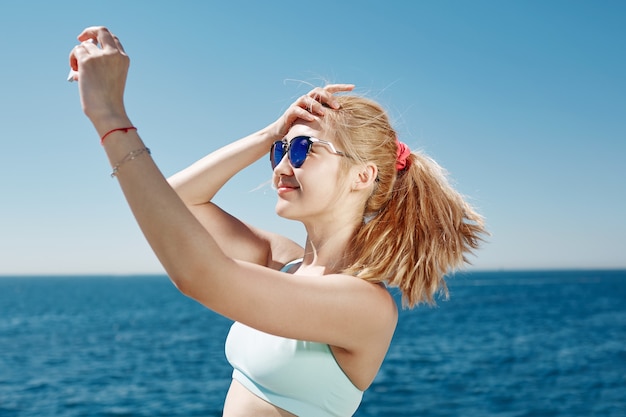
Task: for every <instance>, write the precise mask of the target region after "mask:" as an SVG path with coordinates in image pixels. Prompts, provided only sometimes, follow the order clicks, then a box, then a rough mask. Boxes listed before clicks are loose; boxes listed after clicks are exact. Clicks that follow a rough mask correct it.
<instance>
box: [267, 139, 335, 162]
mask: <svg viewBox="0 0 626 417" xmlns="http://www.w3.org/2000/svg"><path fill="white" fill-rule="evenodd" d="M314 143H321V144H322V145H326V146H328V148H329V149H330V151H331V152H332V153H334V154H335V155H341V156H344V153H343V152H339V151H338V150H337V149H335V146H334V145H333V144H332V143H330V142H328V141H325V140H321V139H316V138H312V137H310V136H296V137H295V138H293V139H291V142H289V143H287V141H286V140H278V141H276V142H274V143H273V144H272V147H271V149H270V161H271V163H272V169H274V168H276V165H278V164H279V163H280V161H282V159H283V158H284V157H285V154H286V155H287V157H288V158H289V162H290V163H291V166H292V167H294V168H300V167H301V166H302V164H304V161H306V157H307V156H308V155H309V152H311V147H312V146H313V144H314Z"/></svg>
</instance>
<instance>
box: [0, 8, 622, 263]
mask: <svg viewBox="0 0 626 417" xmlns="http://www.w3.org/2000/svg"><path fill="white" fill-rule="evenodd" d="M625 20H626V2H622V1H606V0H604V1H592V0H589V1H577V0H570V1H562V0H554V1H539V0H534V1H517V2H515V1H449V0H441V1H434V0H433V1H385V2H381V1H367V0H359V1H343V2H342V1H327V0H318V1H315V2H287V1H274V2H273V1H268V2H257V1H228V2H217V1H206V2H200V1H130V0H127V1H109V2H106V3H89V2H72V1H64V2H48V1H33V0H21V1H18V0H15V1H4V2H2V3H1V4H0V46H1V53H2V56H3V60H2V63H3V65H2V66H0V97H1V98H0V132H1V133H0V143H1V145H2V147H1V152H0V181H1V183H0V184H1V188H0V190H1V192H0V210H1V211H0V274H4V275H6V274H83V273H88V274H89V273H98V274H100V273H103V274H106V273H114V274H127V273H161V272H162V268H161V266H160V265H159V263H158V262H157V260H156V258H155V257H154V255H153V254H152V252H151V250H150V249H149V247H148V245H147V243H146V242H145V241H144V239H143V237H142V235H141V233H140V232H139V229H138V227H137V226H136V225H135V222H134V220H133V218H132V216H131V214H130V211H129V209H128V208H127V206H126V204H125V202H124V200H123V197H122V195H121V192H120V190H119V188H118V186H117V182H116V181H115V180H113V179H111V178H110V177H109V172H110V168H109V166H108V163H107V161H106V158H105V155H104V152H103V151H102V149H101V147H100V145H99V142H98V137H97V135H96V133H95V130H94V129H93V128H92V127H91V125H90V124H89V122H88V120H87V119H86V118H85V117H84V116H83V114H82V112H81V109H80V105H79V101H78V94H77V88H76V85H75V84H70V83H68V82H66V81H65V78H66V76H67V72H68V64H67V57H68V54H69V51H70V50H71V48H72V47H73V46H74V45H75V43H76V36H77V35H78V33H80V31H81V30H82V29H83V28H84V27H86V26H91V25H106V26H108V27H109V28H110V29H111V30H112V31H113V32H115V33H116V34H118V35H119V36H120V38H121V39H122V42H123V44H124V46H125V48H126V51H127V52H128V53H129V55H130V56H131V72H130V76H129V79H128V87H127V95H126V101H127V108H128V112H129V114H130V116H131V119H132V120H133V122H134V124H135V125H136V126H137V127H138V128H139V132H140V134H141V135H142V137H143V138H144V140H145V142H146V143H147V144H148V146H149V147H150V148H151V149H152V151H153V157H154V158H155V160H156V161H157V163H158V164H159V166H160V167H161V169H162V170H163V172H164V173H165V174H166V175H171V174H173V173H174V172H176V171H177V170H180V169H182V168H183V167H185V166H186V165H188V164H190V163H192V162H193V161H195V160H196V159H198V158H200V157H201V156H203V155H204V154H206V153H208V152H210V151H212V150H214V149H216V148H218V147H220V146H221V145H224V144H226V143H228V142H230V141H232V140H235V139H238V138H239V137H242V136H244V135H246V134H248V133H250V132H253V131H255V130H257V129H259V128H261V127H263V126H265V125H266V124H268V123H270V122H271V121H273V120H274V119H275V118H277V117H278V116H279V115H280V114H281V113H282V111H283V110H284V109H285V108H286V107H287V106H288V105H289V103H290V102H291V100H292V99H294V98H295V97H298V96H299V95H301V94H303V93H305V92H306V91H308V90H309V89H310V86H311V85H322V84H323V83H324V82H325V81H331V82H346V83H354V84H356V86H357V88H356V91H357V92H358V93H360V94H366V95H368V96H370V97H373V98H376V99H378V100H379V101H380V102H381V103H382V104H383V105H385V106H386V107H387V108H388V110H389V112H390V115H391V117H392V119H393V120H394V121H395V126H396V128H397V130H398V131H399V133H400V137H401V139H402V140H403V141H404V142H406V143H407V144H409V145H410V146H411V147H412V148H415V149H421V150H423V151H424V152H426V153H428V154H429V155H431V156H432V157H434V158H435V159H436V160H437V161H439V163H440V164H442V165H443V166H444V167H445V168H446V169H447V170H448V171H449V172H450V177H451V179H452V181H453V182H454V183H455V184H456V186H457V188H458V189H459V190H460V191H461V192H462V193H464V194H466V195H467V196H469V198H470V200H471V201H472V203H473V204H474V205H475V206H476V207H478V209H479V210H480V211H481V212H482V213H483V215H484V216H485V217H486V219H487V224H488V227H489V229H490V230H491V232H492V236H491V237H490V238H489V241H488V243H486V244H485V246H484V248H483V249H482V250H481V251H480V252H479V253H478V256H477V257H475V258H472V260H473V263H474V266H473V267H472V268H473V269H480V270H485V269H537V268H626V219H625V214H626V185H625V180H626V163H625V162H624V160H625V158H626V76H625V74H626V51H625V49H624V43H625V42H626V25H624V23H623V22H624V21H625ZM270 174H271V172H270V168H269V163H268V161H266V160H262V161H260V162H259V163H257V164H255V165H253V166H252V167H250V168H249V169H248V170H246V171H244V172H242V173H241V174H240V175H238V176H237V177H236V178H235V179H234V180H233V182H232V183H231V184H229V185H227V187H226V188H225V189H224V190H222V191H221V192H220V194H219V195H218V198H217V201H218V202H219V204H220V205H221V206H222V207H224V208H225V209H227V210H229V211H231V212H233V213H234V214H236V215H238V216H240V217H242V218H243V219H244V220H246V221H249V222H251V223H253V224H255V225H258V226H260V227H265V228H268V229H272V230H275V231H280V232H283V233H285V234H287V235H288V236H290V237H292V238H294V239H296V240H299V241H303V238H304V234H303V230H302V228H301V227H300V226H299V225H298V224H294V223H291V222H287V221H285V220H282V219H280V218H278V217H277V216H276V215H275V214H274V203H275V195H274V192H273V191H272V190H271V188H270V187H269V186H268V184H267V181H268V180H269V178H270Z"/></svg>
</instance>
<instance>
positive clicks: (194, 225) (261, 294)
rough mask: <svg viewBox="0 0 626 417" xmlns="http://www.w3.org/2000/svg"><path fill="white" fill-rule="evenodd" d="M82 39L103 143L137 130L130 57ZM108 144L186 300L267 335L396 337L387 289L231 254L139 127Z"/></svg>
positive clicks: (88, 98) (104, 37)
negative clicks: (130, 108)
mask: <svg viewBox="0 0 626 417" xmlns="http://www.w3.org/2000/svg"><path fill="white" fill-rule="evenodd" d="M88 39H94V40H96V41H97V44H92V43H90V42H84V41H87V40H88ZM79 40H80V41H82V42H83V43H82V44H81V45H78V46H77V47H75V48H74V49H73V51H72V53H71V55H70V65H71V66H72V68H73V69H74V70H75V71H76V70H77V71H78V76H77V77H78V84H79V90H80V97H81V102H82V106H83V110H84V112H85V114H86V115H87V116H88V117H89V118H90V120H91V121H92V123H93V125H94V127H95V128H96V130H97V131H98V133H99V135H100V136H101V137H102V136H103V135H105V134H106V133H108V132H111V131H112V130H115V129H119V128H126V127H129V126H132V125H131V122H130V119H129V117H128V116H127V114H126V110H125V108H124V101H123V94H124V84H125V81H126V74H127V70H128V64H129V59H128V57H127V56H126V54H125V53H124V50H123V48H122V46H121V44H120V42H119V40H118V39H117V38H116V37H114V36H113V35H112V34H111V33H110V32H109V31H108V30H107V29H106V28H102V27H93V28H88V29H86V30H85V31H84V32H83V33H82V34H81V35H80V36H79ZM97 45H100V48H99V47H98V46H97ZM103 146H104V149H105V150H106V153H107V156H108V158H109V160H110V162H111V165H112V166H113V167H118V170H117V177H118V180H119V183H120V186H121V188H122V191H123V193H124V195H125V197H126V200H127V201H128V204H129V206H130V208H131V210H132V212H133V214H134V216H135V218H136V220H137V222H138V224H139V226H140V228H141V230H142V231H143V233H144V235H145V236H146V239H147V240H148V242H149V243H150V245H151V246H152V249H153V251H154V252H155V254H156V255H157V257H158V258H159V260H160V261H161V263H162V265H163V266H164V268H165V270H166V271H167V273H168V275H169V276H170V278H171V279H172V281H173V282H174V284H175V285H176V286H177V287H178V288H179V289H180V291H181V292H183V293H184V294H186V295H188V296H190V297H192V298H194V299H196V300H197V301H199V302H200V303H202V304H204V305H206V306H207V307H209V308H210V309H212V310H214V311H216V312H217V313H220V314H222V315H224V316H226V317H229V318H231V319H233V320H237V321H241V322H243V323H245V324H248V325H251V326H253V327H255V328H257V329H259V330H263V331H266V332H269V333H273V334H278V335H282V336H285V337H291V338H295V339H301V340H311V341H320V342H324V343H328V344H331V345H335V346H340V347H344V348H346V349H358V348H359V346H362V344H363V343H364V342H365V341H366V340H369V339H371V336H372V335H373V334H376V333H379V332H380V333H386V332H389V328H388V324H389V322H390V320H394V319H395V318H394V314H395V304H394V303H393V300H392V299H391V297H390V296H389V294H388V293H387V292H386V290H385V289H384V288H382V287H381V286H378V285H375V284H370V283H368V282H365V281H363V280H360V279H355V278H354V277H349V276H344V275H338V276H323V277H306V276H293V275H290V274H286V273H283V272H279V271H275V270H272V269H270V268H267V267H263V266H259V265H254V264H251V263H247V262H243V261H236V260H234V259H231V258H229V257H228V256H226V255H225V254H224V252H223V251H222V250H221V249H220V247H219V246H218V244H217V243H216V241H215V240H214V239H213V237H212V236H211V235H210V234H209V233H208V232H207V230H206V229H205V228H204V227H203V226H202V225H201V224H200V222H199V221H198V220H197V219H196V218H195V217H194V215H193V214H192V213H191V212H190V211H189V210H188V209H187V207H186V206H185V204H184V203H183V201H182V200H181V199H180V198H179V196H178V195H177V194H176V192H175V191H174V190H173V189H172V187H171V186H170V185H169V183H168V182H167V180H166V179H165V178H164V176H163V175H162V174H161V172H160V171H159V169H158V168H157V166H156V164H155V163H154V162H153V160H152V159H151V158H150V157H149V154H148V152H146V151H141V150H142V149H145V145H144V143H143V142H142V140H141V138H140V137H139V135H138V134H137V132H136V131H135V130H128V131H123V130H122V131H119V130H116V131H114V132H113V133H111V134H110V135H108V137H107V138H106V140H105V141H104V143H103ZM133 155H134V156H135V157H133ZM385 312H386V313H387V314H385ZM328 323H333V326H328Z"/></svg>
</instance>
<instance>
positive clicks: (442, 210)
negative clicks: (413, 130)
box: [329, 96, 486, 307]
mask: <svg viewBox="0 0 626 417" xmlns="http://www.w3.org/2000/svg"><path fill="white" fill-rule="evenodd" d="M338 100H339V101H340V103H341V108H340V109H339V110H337V111H335V112H332V113H330V114H329V116H330V118H329V122H331V123H332V126H334V127H335V129H336V131H335V132H336V133H335V136H336V139H337V140H338V141H340V143H341V144H342V145H343V147H344V149H345V150H346V151H347V152H348V153H349V154H351V155H352V156H353V159H356V160H357V161H362V162H364V161H370V162H373V163H375V164H376V166H377V167H378V180H377V182H376V184H375V186H374V189H373V191H372V194H371V195H370V196H369V199H368V200H367V202H366V204H365V208H364V212H363V218H364V221H363V224H362V225H361V226H360V227H359V228H358V229H357V230H356V231H355V235H354V238H353V239H352V240H351V244H350V246H349V247H348V250H347V253H346V256H347V257H346V265H347V267H346V268H345V269H344V270H343V272H344V273H346V274H350V275H355V276H358V277H360V278H362V279H364V280H367V281H369V282H384V283H385V284H386V285H388V286H391V287H397V288H399V289H400V291H401V292H402V303H403V305H405V306H408V307H414V306H416V305H418V304H420V303H428V304H434V302H435V301H434V300H435V295H436V294H437V293H438V292H441V293H443V294H444V295H445V296H447V295H448V290H447V286H446V282H445V280H444V277H445V275H446V274H448V273H450V272H452V271H454V270H456V269H458V268H461V267H462V266H463V265H464V263H469V261H468V259H467V255H468V254H470V253H472V251H473V250H475V249H477V248H478V247H479V244H480V242H481V241H482V235H483V234H486V230H485V228H484V223H483V219H482V217H481V216H480V215H479V214H478V213H477V212H476V211H475V210H474V209H473V208H472V207H471V206H470V205H469V204H468V203H467V202H466V201H465V200H464V198H463V197H462V196H461V195H460V194H459V193H458V192H457V191H456V190H455V189H454V188H453V187H452V186H451V185H450V184H449V183H448V180H447V178H446V174H445V171H444V170H443V169H442V168H441V167H440V166H439V165H438V164H437V163H436V162H435V161H434V160H432V159H431V158H429V157H427V156H426V155H424V154H422V153H419V152H409V151H408V150H407V149H400V147H401V146H402V144H401V143H400V144H399V142H398V141H397V139H396V132H395V130H394V129H393V128H392V127H391V125H390V123H389V121H388V118H387V115H386V114H385V111H384V110H383V109H382V108H381V107H380V106H379V105H378V104H377V103H375V102H373V101H372V100H369V99H366V98H361V97H355V96H339V97H338ZM346 159H347V158H346ZM400 159H402V160H401V161H400ZM346 162H347V161H346ZM400 162H402V163H400Z"/></svg>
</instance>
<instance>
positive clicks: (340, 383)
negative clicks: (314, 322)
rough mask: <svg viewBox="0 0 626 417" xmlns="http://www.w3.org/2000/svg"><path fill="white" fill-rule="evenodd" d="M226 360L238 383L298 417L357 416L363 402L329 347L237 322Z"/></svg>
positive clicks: (288, 265) (361, 394) (361, 396)
mask: <svg viewBox="0 0 626 417" xmlns="http://www.w3.org/2000/svg"><path fill="white" fill-rule="evenodd" d="M296 262H300V260H298V261H294V262H290V263H289V264H287V265H285V266H284V267H283V268H282V269H281V271H287V270H288V269H289V268H290V267H291V266H292V265H294V264H295V263H296ZM226 358H227V359H228V362H230V364H231V365H232V367H233V379H235V380H236V381H238V382H239V383H241V384H242V385H243V386H244V387H246V388H247V389H248V390H249V391H250V392H252V393H253V394H254V395H256V396H257V397H260V398H262V399H263V400H265V401H267V402H269V403H270V404H273V405H275V406H277V407H280V408H282V409H284V410H287V411H289V412H290V413H292V414H295V415H297V416H299V417H348V416H352V415H353V414H354V413H355V412H356V410H357V408H358V407H359V405H360V403H361V399H362V398H363V391H361V390H359V389H358V388H357V387H355V386H354V384H353V383H352V381H350V379H349V378H348V376H347V375H346V374H345V373H344V372H343V370H342V369H341V367H340V366H339V364H338V363H337V361H336V359H335V357H334V355H333V353H332V351H331V349H330V346H329V345H327V344H324V343H316V342H308V341H303V340H294V339H287V338H284V337H280V336H275V335H271V334H268V333H264V332H261V331H259V330H256V329H253V328H251V327H248V326H246V325H244V324H241V323H239V322H235V323H234V324H233V325H232V327H231V328H230V332H229V333H228V337H227V338H226Z"/></svg>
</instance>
